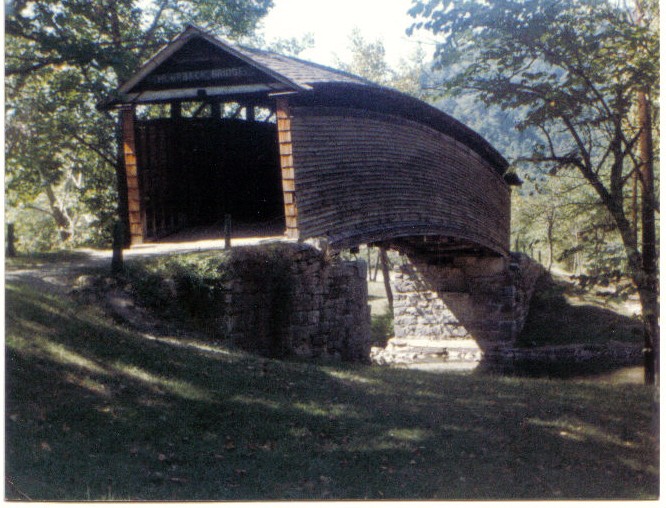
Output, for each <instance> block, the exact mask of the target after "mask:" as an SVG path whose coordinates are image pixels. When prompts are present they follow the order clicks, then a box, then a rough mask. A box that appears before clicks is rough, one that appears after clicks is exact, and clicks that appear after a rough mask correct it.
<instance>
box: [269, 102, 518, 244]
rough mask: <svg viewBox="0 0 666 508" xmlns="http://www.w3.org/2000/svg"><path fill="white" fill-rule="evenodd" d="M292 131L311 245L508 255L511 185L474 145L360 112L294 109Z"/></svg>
mask: <svg viewBox="0 0 666 508" xmlns="http://www.w3.org/2000/svg"><path fill="white" fill-rule="evenodd" d="M289 127H290V131H291V144H290V147H289V148H290V151H289V154H287V152H285V154H284V155H285V156H287V155H289V156H290V158H291V159H292V161H293V168H294V170H295V183H296V193H295V197H296V199H297V200H298V231H299V235H300V237H301V238H309V237H320V236H326V237H328V238H329V241H330V242H331V244H332V245H336V246H338V247H346V246H353V245H358V244H361V243H367V242H373V241H381V240H386V239H391V238H399V237H404V236H420V235H439V236H450V237H454V238H456V239H459V240H461V241H471V242H474V243H476V244H478V245H481V246H484V247H487V248H490V249H492V250H493V251H495V252H498V253H501V254H506V253H508V250H509V220H510V197H509V188H508V185H507V184H506V183H505V182H504V181H503V179H502V178H501V177H500V176H499V175H498V173H497V172H496V171H495V170H494V169H493V168H492V166H491V165H490V164H489V163H488V162H487V161H486V160H485V159H484V158H482V157H481V156H479V155H478V154H477V153H476V152H474V151H473V150H471V149H470V148H468V147H467V146H466V145H464V144H462V143H460V142H458V141H456V140H454V139H453V138H451V137H449V136H448V135H446V134H443V133H441V132H439V131H436V130H434V129H432V128H430V127H427V126H425V125H422V124H419V123H417V122H413V121H411V120H406V119H403V118H400V117H396V116H391V115H385V114H381V113H374V112H367V111H362V110H357V109H344V108H327V107H313V106H299V107H292V108H291V121H290V125H289ZM280 147H281V148H282V143H281V144H280ZM283 167H284V166H283ZM285 201H286V199H285Z"/></svg>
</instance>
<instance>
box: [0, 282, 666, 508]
mask: <svg viewBox="0 0 666 508" xmlns="http://www.w3.org/2000/svg"><path fill="white" fill-rule="evenodd" d="M6 303H7V308H6V327H7V329H6V391H7V393H6V422H5V425H6V457H5V460H6V477H7V478H6V496H7V497H8V498H9V499H16V500H19V499H20V500H26V499H31V500H177V499H180V500H281V499H285V500H287V499H415V498H418V499H446V500H449V499H572V498H575V499H590V498H595V499H602V498H604V499H605V498H615V499H636V498H637V499H645V498H648V499H650V498H655V497H656V496H657V495H658V457H657V447H658V443H657V437H656V436H657V429H658V424H657V419H656V415H657V405H656V403H655V398H656V394H655V392H654V391H653V390H652V389H649V388H646V387H644V386H641V385H618V386H612V385H607V384H601V383H592V382H573V381H556V380H539V379H521V378H510V377H488V376H483V375H474V374H454V373H450V374H434V373H428V372H419V371H407V370H395V369H389V368H385V367H384V368H382V367H371V366H364V365H352V364H344V363H325V362H306V361H296V360H292V361H277V360H267V359H264V358H261V357H258V356H254V355H251V354H248V353H244V352H240V351H238V350H234V349H230V348H227V347H224V346H222V345H220V344H213V343H205V342H201V341H198V340H195V339H192V338H183V337H181V338H175V337H166V336H152V335H143V334H140V333H137V332H135V331H133V330H131V329H128V328H125V327H123V326H121V325H119V324H117V323H115V322H113V321H112V320H111V319H109V318H108V317H106V316H104V315H103V314H102V313H101V312H100V311H99V309H96V308H95V307H92V306H85V305H83V304H79V303H77V302H75V301H74V300H72V299H70V298H69V297H66V296H54V295H50V294H48V293H45V292H43V291H41V292H37V291H35V290H33V289H31V288H30V287H28V286H26V285H24V284H23V283H20V282H16V281H9V282H8V283H7V293H6Z"/></svg>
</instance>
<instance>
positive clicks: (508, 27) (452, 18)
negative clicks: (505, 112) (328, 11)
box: [410, 0, 659, 382]
mask: <svg viewBox="0 0 666 508" xmlns="http://www.w3.org/2000/svg"><path fill="white" fill-rule="evenodd" d="M640 7H641V9H640V13H641V18H640V19H637V17H636V16H635V12H633V11H632V10H631V9H628V8H626V7H624V6H622V5H619V4H618V3H615V2H613V3H610V2H606V1H602V0H558V1H555V0H542V1H536V0H493V1H492V2H485V1H482V0H470V1H466V2H454V1H450V0H442V1H439V0H429V1H427V0H414V5H413V7H412V9H411V10H410V14H411V15H412V16H413V17H415V18H417V20H416V22H415V23H414V25H413V26H412V28H411V30H413V29H415V28H423V29H426V30H429V31H431V32H433V33H434V34H436V35H438V36H440V37H441V42H440V43H439V44H438V45H437V48H436V53H435V57H436V61H437V65H438V66H439V67H440V68H448V69H450V70H452V78H451V79H450V81H449V82H448V83H446V84H443V86H444V87H445V88H447V89H448V90H450V91H462V90H467V91H473V92H474V93H476V94H477V95H478V97H479V98H480V99H481V100H483V101H484V102H485V103H486V104H497V105H499V106H501V107H502V108H504V109H518V108H520V109H522V110H523V114H524V116H523V118H524V119H523V120H522V122H521V123H520V124H519V125H518V127H519V128H522V129H525V128H535V129H538V131H539V132H540V135H541V137H542V139H543V142H542V143H540V144H539V145H537V146H536V147H535V149H534V151H533V153H531V154H525V156H524V157H522V158H521V159H520V160H517V161H514V162H529V163H531V164H536V165H538V166H539V167H541V168H543V169H544V170H545V171H547V172H549V173H551V174H560V173H562V172H569V171H576V172H578V173H579V174H580V175H582V177H584V178H585V180H586V182H587V184H588V185H589V186H591V188H592V189H593V190H594V192H595V194H596V197H597V199H598V201H599V203H600V204H601V205H603V206H604V207H605V209H606V210H607V211H608V213H609V215H610V216H611V217H612V220H613V223H614V226H615V228H616V229H617V231H618V233H619V235H620V237H621V240H622V245H623V247H624V252H625V255H626V259H627V267H628V275H629V276H630V277H631V279H632V281H633V283H634V284H635V286H636V288H637V290H638V292H639V296H640V301H641V306H642V314H643V319H644V322H645V351H646V362H645V367H646V382H654V377H655V370H656V368H658V366H656V365H655V364H656V360H655V358H656V357H657V356H658V355H656V354H655V352H656V351H657V350H658V339H659V326H658V295H657V285H658V279H657V278H658V274H657V266H656V251H655V249H656V247H655V244H656V241H655V238H656V231H655V223H654V211H655V208H656V200H655V195H654V192H655V191H654V178H653V174H652V171H654V158H655V156H654V150H653V148H652V147H651V143H650V142H649V139H648V137H649V136H651V135H652V132H653V131H656V130H657V129H658V126H657V125H656V123H655V117H654V116H651V115H650V110H651V108H654V106H655V101H656V97H657V94H658V89H657V85H656V84H657V83H658V82H659V70H658V62H659V59H658V56H657V55H658V53H659V39H658V32H657V30H656V28H655V25H653V24H652V23H651V22H650V21H651V20H653V19H654V18H655V17H656V14H655V13H656V12H657V9H656V3H655V5H652V4H650V5H648V4H647V2H641V4H640ZM641 98H643V99H641ZM634 175H638V180H639V182H640V184H641V196H642V210H643V213H642V220H641V221H640V224H638V225H637V227H638V228H640V229H641V231H642V241H641V242H640V243H639V242H638V240H637V239H638V234H637V233H638V232H637V231H636V228H634V227H633V224H632V221H631V220H630V203H631V199H630V198H631V183H630V182H631V181H632V178H633V176H634Z"/></svg>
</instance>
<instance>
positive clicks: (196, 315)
mask: <svg viewBox="0 0 666 508" xmlns="http://www.w3.org/2000/svg"><path fill="white" fill-rule="evenodd" d="M226 259H228V256H227V255H226V254H225V253H219V252H216V253H212V254H205V255H194V254H182V255H175V256H168V257H158V258H154V259H148V260H135V261H128V262H126V263H125V271H124V273H123V274H121V277H122V280H124V281H125V283H126V284H129V285H130V287H131V288H132V292H133V293H134V295H135V296H136V297H137V300H138V302H139V303H140V304H141V305H143V306H145V307H147V308H149V309H151V310H152V311H153V312H156V313H157V314H159V315H160V316H161V317H163V318H165V319H172V320H176V321H178V322H180V323H181V324H185V323H187V324H188V325H192V326H193V327H194V328H195V329H198V330H201V331H203V332H206V333H208V334H209V335H210V336H212V337H221V335H220V334H221V330H220V327H218V326H217V325H218V324H219V323H218V321H217V318H218V317H219V316H220V315H222V313H223V309H224V303H225V302H224V298H223V290H224V283H225V281H226V280H227V278H228V277H229V273H228V270H227V269H226V265H225V260H226Z"/></svg>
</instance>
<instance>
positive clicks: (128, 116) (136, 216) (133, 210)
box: [120, 106, 146, 245]
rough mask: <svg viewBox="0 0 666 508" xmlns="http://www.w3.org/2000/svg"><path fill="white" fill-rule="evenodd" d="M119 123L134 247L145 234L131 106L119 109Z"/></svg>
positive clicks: (132, 109)
mask: <svg viewBox="0 0 666 508" xmlns="http://www.w3.org/2000/svg"><path fill="white" fill-rule="evenodd" d="M120 121H121V132H122V138H123V155H124V160H125V174H126V178H127V209H128V212H129V226H130V243H131V244H132V245H136V244H141V243H143V241H144V239H145V235H146V232H145V226H144V217H143V210H142V209H141V191H140V189H139V171H138V164H137V157H136V138H135V131H134V107H133V106H124V107H122V108H121V110H120Z"/></svg>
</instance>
